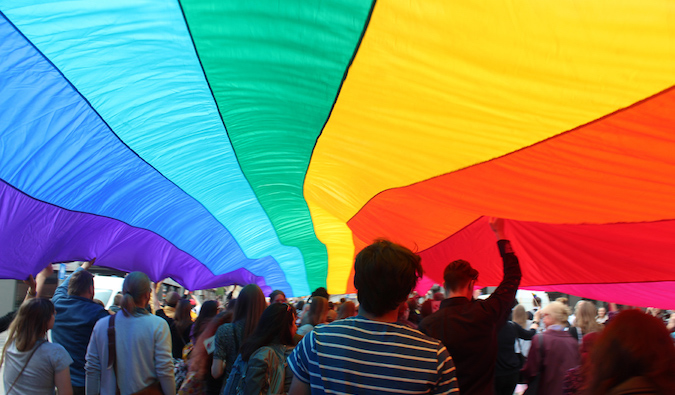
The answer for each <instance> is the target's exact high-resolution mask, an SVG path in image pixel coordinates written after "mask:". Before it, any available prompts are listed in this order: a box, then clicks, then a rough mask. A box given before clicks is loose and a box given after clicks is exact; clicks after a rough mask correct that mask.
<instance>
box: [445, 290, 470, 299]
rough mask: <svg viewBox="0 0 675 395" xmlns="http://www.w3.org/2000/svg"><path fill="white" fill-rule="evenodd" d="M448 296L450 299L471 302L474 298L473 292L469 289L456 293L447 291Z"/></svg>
mask: <svg viewBox="0 0 675 395" xmlns="http://www.w3.org/2000/svg"><path fill="white" fill-rule="evenodd" d="M446 294H447V295H448V298H467V299H469V300H471V298H472V297H473V292H472V291H471V290H470V289H469V288H465V289H463V290H459V291H456V292H455V291H453V290H451V289H448V290H446Z"/></svg>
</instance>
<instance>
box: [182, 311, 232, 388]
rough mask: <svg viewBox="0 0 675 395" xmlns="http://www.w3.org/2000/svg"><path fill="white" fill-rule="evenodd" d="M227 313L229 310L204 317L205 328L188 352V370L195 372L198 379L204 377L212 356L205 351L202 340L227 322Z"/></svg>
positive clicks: (213, 333)
mask: <svg viewBox="0 0 675 395" xmlns="http://www.w3.org/2000/svg"><path fill="white" fill-rule="evenodd" d="M228 315H229V312H227V311H223V312H222V313H219V314H218V315H216V316H215V317H211V318H208V319H206V320H205V321H204V324H203V325H204V326H205V328H204V330H203V331H202V333H201V334H200V335H199V337H198V338H197V341H196V342H195V344H194V348H193V349H192V352H191V353H190V363H189V371H190V372H195V374H196V376H197V378H198V379H200V380H201V379H203V378H204V377H206V372H207V369H208V368H209V367H210V366H211V361H212V360H213V356H212V355H209V353H207V352H206V346H204V341H205V340H206V339H208V338H210V337H212V336H213V335H215V334H216V331H217V330H218V328H219V327H220V326H221V325H222V324H224V323H227V322H228V320H227V316H228Z"/></svg>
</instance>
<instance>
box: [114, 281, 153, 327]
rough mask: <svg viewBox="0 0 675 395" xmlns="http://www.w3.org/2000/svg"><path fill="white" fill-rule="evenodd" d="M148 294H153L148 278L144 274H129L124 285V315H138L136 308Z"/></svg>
mask: <svg viewBox="0 0 675 395" xmlns="http://www.w3.org/2000/svg"><path fill="white" fill-rule="evenodd" d="M148 292H152V289H151V287H150V279H149V278H148V276H147V275H146V274H145V273H143V272H131V273H129V274H128V275H127V276H126V277H125V278H124V283H123V284H122V295H123V297H122V305H121V306H120V308H121V309H122V313H123V314H124V315H125V316H127V317H129V316H132V315H138V313H137V311H136V306H137V305H138V304H139V303H141V301H142V300H143V296H145V295H147V293H148Z"/></svg>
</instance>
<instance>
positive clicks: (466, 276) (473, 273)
mask: <svg viewBox="0 0 675 395" xmlns="http://www.w3.org/2000/svg"><path fill="white" fill-rule="evenodd" d="M477 279H478V270H476V269H474V268H473V267H471V264H470V263H469V262H467V261H465V260H463V259H458V260H456V261H454V262H451V263H450V264H449V265H448V266H446V268H445V270H444V271H443V281H445V289H448V290H450V291H452V292H457V291H459V290H461V289H462V288H464V287H466V286H467V284H469V282H470V281H471V280H477Z"/></svg>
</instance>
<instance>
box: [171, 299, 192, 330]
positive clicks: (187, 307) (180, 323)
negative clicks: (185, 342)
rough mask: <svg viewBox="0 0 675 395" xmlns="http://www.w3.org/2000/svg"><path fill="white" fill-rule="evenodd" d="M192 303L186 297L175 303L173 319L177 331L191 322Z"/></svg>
mask: <svg viewBox="0 0 675 395" xmlns="http://www.w3.org/2000/svg"><path fill="white" fill-rule="evenodd" d="M191 311H192V304H191V303H190V301H189V300H187V299H181V300H179V301H178V303H177V304H176V315H175V316H174V317H173V319H174V320H175V321H176V327H177V328H178V331H179V332H180V333H182V332H183V331H184V330H185V329H186V328H187V327H188V326H190V324H191V323H192V315H191V314H190V312H191Z"/></svg>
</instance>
